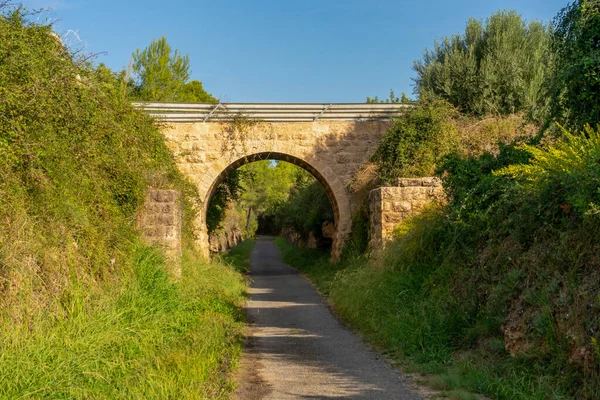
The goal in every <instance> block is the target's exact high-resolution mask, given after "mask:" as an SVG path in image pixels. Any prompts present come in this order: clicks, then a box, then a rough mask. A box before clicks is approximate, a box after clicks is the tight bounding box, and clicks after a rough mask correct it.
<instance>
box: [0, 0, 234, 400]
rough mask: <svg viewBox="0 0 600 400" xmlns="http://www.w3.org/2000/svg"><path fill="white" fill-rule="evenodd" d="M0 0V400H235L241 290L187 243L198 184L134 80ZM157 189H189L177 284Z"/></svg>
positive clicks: (184, 198)
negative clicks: (144, 107)
mask: <svg viewBox="0 0 600 400" xmlns="http://www.w3.org/2000/svg"><path fill="white" fill-rule="evenodd" d="M2 4H4V3H0V43H2V46H0V166H1V167H0V291H1V292H2V296H0V353H1V354H2V356H1V357H0V370H2V374H0V375H1V376H0V397H2V398H32V397H35V398H37V397H62V398H197V397H198V396H200V397H216V398H218V397H222V398H224V397H226V396H227V393H229V392H231V389H232V387H231V383H230V382H229V381H228V380H227V377H226V374H223V371H227V370H228V369H229V368H230V365H231V363H235V360H236V359H237V356H238V355H239V352H240V349H241V343H240V342H239V340H238V338H239V335H240V332H241V331H240V328H241V326H240V325H241V323H240V317H241V314H240V312H239V311H238V310H239V306H240V305H241V301H242V300H243V297H242V296H243V290H244V282H243V280H242V279H241V278H240V276H239V274H237V273H236V272H234V271H233V270H232V269H231V268H229V267H225V266H223V265H219V264H205V263H203V262H201V260H199V259H198V258H197V256H195V255H194V254H193V252H191V251H190V250H188V248H187V247H188V245H189V243H190V242H191V241H192V239H193V237H192V234H191V230H190V226H191V224H190V222H191V220H192V218H193V217H194V213H193V208H192V206H191V205H192V204H193V203H194V202H195V201H196V198H195V197H196V193H195V189H194V187H193V186H192V185H191V184H189V183H187V182H186V181H185V180H184V179H183V178H182V176H181V175H180V173H179V172H178V170H177V168H176V165H175V162H174V160H173V158H172V155H171V153H170V152H169V150H168V148H167V147H166V145H165V143H164V138H163V137H162V135H161V134H160V132H159V130H158V129H157V127H156V126H155V125H154V122H153V121H152V119H151V118H149V117H148V116H147V115H145V114H143V113H142V112H140V111H138V110H136V109H134V108H133V107H132V105H131V104H130V101H129V99H128V98H127V91H128V88H127V84H126V82H125V81H124V79H123V78H124V76H123V74H115V73H113V72H112V71H110V70H109V69H107V68H106V67H104V66H102V65H100V66H97V67H95V66H93V65H90V64H88V63H87V62H85V61H84V60H81V59H78V58H74V57H73V55H72V54H71V53H70V52H69V50H68V49H67V48H65V47H64V46H63V45H62V44H61V43H60V40H58V38H57V37H56V36H55V35H53V34H52V33H51V29H50V27H48V26H40V25H38V24H36V23H32V22H28V21H29V19H27V18H25V16H24V14H23V11H21V10H17V11H15V10H14V9H10V7H8V6H6V7H4V8H2ZM148 187H155V188H172V189H177V190H179V191H181V192H182V202H183V206H184V217H185V218H184V228H185V229H184V235H183V240H184V246H185V247H186V250H185V254H184V257H185V258H184V262H183V278H182V281H181V282H178V283H172V282H170V281H169V279H168V275H167V273H166V272H165V271H166V270H167V269H168V268H167V266H166V265H165V261H164V260H163V258H162V257H161V256H160V255H159V254H158V252H157V251H156V250H153V249H150V248H148V247H147V246H143V245H142V244H140V239H139V237H138V232H137V230H136V226H135V225H136V214H137V211H138V209H139V206H140V205H141V204H142V203H143V201H144V198H145V192H146V190H147V188H148ZM140 382H143V383H144V384H143V385H140Z"/></svg>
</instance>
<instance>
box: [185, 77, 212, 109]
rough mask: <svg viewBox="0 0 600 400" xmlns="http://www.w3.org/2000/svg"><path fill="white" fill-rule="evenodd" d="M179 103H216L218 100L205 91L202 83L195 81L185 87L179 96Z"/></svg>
mask: <svg viewBox="0 0 600 400" xmlns="http://www.w3.org/2000/svg"><path fill="white" fill-rule="evenodd" d="M177 101H184V102H188V103H216V102H217V99H215V98H214V97H213V95H212V94H210V93H208V92H206V90H204V88H203V87H202V82H200V81H196V80H194V81H191V82H188V83H186V84H185V85H184V86H183V88H182V89H181V92H180V93H179V96H177Z"/></svg>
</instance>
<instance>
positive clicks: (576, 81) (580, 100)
mask: <svg viewBox="0 0 600 400" xmlns="http://www.w3.org/2000/svg"><path fill="white" fill-rule="evenodd" d="M554 26H555V29H554V32H553V34H552V51H553V54H554V56H555V60H554V62H555V68H554V79H553V80H552V85H551V88H550V97H551V99H552V101H551V104H552V106H551V118H552V119H554V120H558V121H559V122H561V123H562V124H564V125H565V126H568V127H569V128H571V129H575V130H580V129H582V128H583V127H584V125H585V124H591V125H592V126H594V125H596V124H599V123H600V1H598V0H578V1H575V2H573V3H571V4H569V5H568V6H567V7H565V8H564V9H563V10H562V11H561V12H560V13H559V14H558V15H557V16H556V17H555V18H554Z"/></svg>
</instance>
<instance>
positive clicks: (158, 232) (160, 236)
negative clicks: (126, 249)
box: [138, 189, 182, 278]
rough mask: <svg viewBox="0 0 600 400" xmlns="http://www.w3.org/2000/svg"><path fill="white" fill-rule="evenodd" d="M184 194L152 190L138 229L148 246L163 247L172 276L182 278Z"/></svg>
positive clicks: (148, 195)
mask: <svg viewBox="0 0 600 400" xmlns="http://www.w3.org/2000/svg"><path fill="white" fill-rule="evenodd" d="M181 220H182V210H181V194H180V193H179V192H178V191H176V190H158V189H149V190H148V192H147V193H146V200H145V203H144V207H143V209H142V210H141V212H140V213H139V215H138V227H139V229H140V230H141V231H142V233H143V235H144V237H145V238H146V240H147V241H148V242H149V243H152V244H157V245H159V246H161V247H162V248H163V249H164V251H165V255H166V257H167V262H168V264H169V272H171V274H172V275H173V276H174V277H175V278H180V277H181V223H182V221H181Z"/></svg>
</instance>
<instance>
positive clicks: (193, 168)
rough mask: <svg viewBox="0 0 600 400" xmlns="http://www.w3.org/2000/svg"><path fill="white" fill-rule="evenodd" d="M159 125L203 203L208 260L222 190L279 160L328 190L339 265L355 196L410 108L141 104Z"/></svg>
mask: <svg viewBox="0 0 600 400" xmlns="http://www.w3.org/2000/svg"><path fill="white" fill-rule="evenodd" d="M136 105H137V106H139V107H141V108H143V109H145V110H146V111H147V112H149V113H150V114H151V115H153V116H154V117H156V118H157V119H159V120H160V121H161V122H162V124H161V126H162V128H161V129H162V132H163V134H164V135H165V137H166V139H167V145H168V147H169V148H170V149H171V150H172V151H173V154H174V155H175V159H176V161H177V164H178V166H179V169H180V170H181V172H183V174H184V175H186V176H187V177H188V178H189V179H190V180H191V181H192V182H194V183H195V184H196V185H197V187H198V191H199V193H200V196H201V205H200V206H201V210H200V213H199V216H198V219H197V221H196V223H195V224H196V236H197V246H198V247H199V248H200V249H201V250H202V251H203V253H204V254H208V235H207V230H206V224H205V221H206V210H207V207H208V204H209V202H210V199H211V197H212V195H213V193H214V190H215V188H216V187H217V186H218V184H219V183H220V182H222V180H223V179H224V178H225V177H226V176H227V174H228V173H229V172H231V171H233V170H235V169H236V168H239V167H241V166H242V165H244V164H247V163H249V162H253V161H257V160H265V159H274V160H282V161H287V162H290V163H293V164H296V165H298V166H300V167H302V168H304V169H305V170H307V171H308V172H310V173H311V174H312V175H314V176H315V178H316V179H317V180H318V181H319V182H321V184H322V185H323V186H324V187H325V190H326V191H327V194H328V196H329V199H330V201H331V204H332V206H333V210H334V219H335V231H336V234H335V236H334V238H333V247H332V256H333V258H337V257H338V256H339V255H340V253H341V250H342V247H343V244H344V242H345V240H346V238H347V237H348V234H349V233H350V231H351V229H352V219H351V215H352V213H353V212H354V211H356V209H357V208H358V207H359V206H360V204H359V202H360V200H362V199H358V198H356V195H354V194H353V193H351V191H350V190H349V189H348V186H349V183H350V182H351V180H352V178H353V176H354V173H355V171H356V170H357V169H359V168H360V166H361V165H362V164H363V163H364V162H365V161H367V160H368V159H369V158H370V157H371V155H372V154H373V153H374V152H375V150H376V149H377V146H378V144H379V142H380V140H381V138H382V135H383V134H384V132H385V131H386V130H387V129H388V127H389V126H390V124H391V117H393V116H395V115H399V114H400V113H402V111H403V110H405V109H406V107H409V106H407V105H402V104H248V103H245V104H231V103H230V104H221V103H219V104H204V103H197V104H196V103H193V104H191V103H188V104H185V103H138V104H136Z"/></svg>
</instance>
